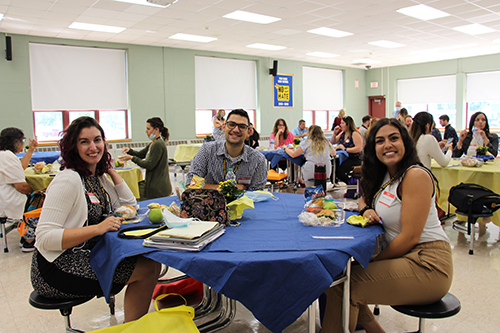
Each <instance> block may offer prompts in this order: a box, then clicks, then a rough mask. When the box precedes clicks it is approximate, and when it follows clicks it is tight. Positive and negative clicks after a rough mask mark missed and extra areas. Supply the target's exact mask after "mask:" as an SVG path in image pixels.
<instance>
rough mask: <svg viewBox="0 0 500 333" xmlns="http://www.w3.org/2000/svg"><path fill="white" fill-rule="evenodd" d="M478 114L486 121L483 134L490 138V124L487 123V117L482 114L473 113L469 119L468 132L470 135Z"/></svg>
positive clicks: (479, 112)
mask: <svg viewBox="0 0 500 333" xmlns="http://www.w3.org/2000/svg"><path fill="white" fill-rule="evenodd" d="M480 114H482V115H484V119H486V125H485V126H484V132H485V133H486V136H488V137H489V136H490V124H489V123H488V117H486V115H485V114H484V112H481V111H478V112H476V113H474V114H473V115H472V116H471V117H470V122H469V132H470V133H472V129H473V128H474V122H475V121H476V118H477V116H479V115H480Z"/></svg>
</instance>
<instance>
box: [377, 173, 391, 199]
mask: <svg viewBox="0 0 500 333" xmlns="http://www.w3.org/2000/svg"><path fill="white" fill-rule="evenodd" d="M393 180H394V177H392V178H391V179H390V180H389V181H388V182H387V183H385V184H384V185H382V186H381V187H380V188H379V190H378V191H377V193H375V195H374V196H373V200H375V198H376V197H377V195H378V194H379V193H380V192H382V191H383V190H384V189H385V188H386V187H387V186H389V184H390V183H392V181H393Z"/></svg>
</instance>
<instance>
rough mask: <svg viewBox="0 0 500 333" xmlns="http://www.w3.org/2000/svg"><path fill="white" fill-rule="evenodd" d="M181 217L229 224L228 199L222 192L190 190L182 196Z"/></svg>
mask: <svg viewBox="0 0 500 333" xmlns="http://www.w3.org/2000/svg"><path fill="white" fill-rule="evenodd" d="M181 200H182V204H181V217H182V218H188V217H194V218H197V219H200V220H201V221H214V222H215V221H216V222H219V223H221V224H223V225H225V226H227V225H228V224H229V214H228V211H227V207H226V199H225V198H224V196H223V195H222V193H221V192H219V191H217V190H209V189H188V190H186V191H184V192H183V193H182V196H181Z"/></svg>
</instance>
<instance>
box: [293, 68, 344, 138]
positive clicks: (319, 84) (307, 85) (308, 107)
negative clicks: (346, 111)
mask: <svg viewBox="0 0 500 333" xmlns="http://www.w3.org/2000/svg"><path fill="white" fill-rule="evenodd" d="M302 74H303V96H304V104H303V105H304V111H303V116H304V120H305V121H306V126H310V125H318V126H321V128H322V129H323V130H330V129H331V126H332V124H333V119H335V117H336V116H337V115H338V113H339V110H340V109H341V108H342V104H343V101H342V95H343V93H342V71H340V70H334V69H326V68H316V67H307V66H304V67H302Z"/></svg>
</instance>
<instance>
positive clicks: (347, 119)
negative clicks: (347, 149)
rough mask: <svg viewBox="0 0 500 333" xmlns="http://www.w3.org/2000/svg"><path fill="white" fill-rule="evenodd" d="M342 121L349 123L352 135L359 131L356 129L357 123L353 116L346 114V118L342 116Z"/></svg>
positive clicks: (349, 130)
mask: <svg viewBox="0 0 500 333" xmlns="http://www.w3.org/2000/svg"><path fill="white" fill-rule="evenodd" d="M342 121H343V122H344V123H345V124H346V125H347V128H348V132H349V134H350V135H352V133H354V132H357V131H358V130H357V129H356V124H355V123H354V119H352V117H351V116H345V117H344V118H342Z"/></svg>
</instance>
